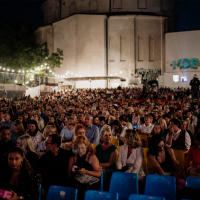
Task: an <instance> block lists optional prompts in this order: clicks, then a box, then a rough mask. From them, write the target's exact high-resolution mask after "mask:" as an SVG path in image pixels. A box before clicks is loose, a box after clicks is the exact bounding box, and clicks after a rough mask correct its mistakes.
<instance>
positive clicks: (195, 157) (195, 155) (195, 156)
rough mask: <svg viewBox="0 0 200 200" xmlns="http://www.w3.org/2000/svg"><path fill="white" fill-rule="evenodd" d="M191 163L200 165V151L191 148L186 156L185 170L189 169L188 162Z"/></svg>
mask: <svg viewBox="0 0 200 200" xmlns="http://www.w3.org/2000/svg"><path fill="white" fill-rule="evenodd" d="M191 161H192V165H200V149H197V148H196V147H194V146H192V147H190V149H189V152H188V154H187V158H186V160H185V168H186V169H188V168H189V167H190V162H191Z"/></svg>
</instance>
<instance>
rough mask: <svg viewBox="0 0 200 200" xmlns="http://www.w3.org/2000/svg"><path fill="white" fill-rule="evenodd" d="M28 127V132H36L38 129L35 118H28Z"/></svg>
mask: <svg viewBox="0 0 200 200" xmlns="http://www.w3.org/2000/svg"><path fill="white" fill-rule="evenodd" d="M28 129H29V131H30V133H34V132H37V131H38V125H37V122H36V121H35V120H29V121H28Z"/></svg>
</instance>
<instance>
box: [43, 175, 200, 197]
mask: <svg viewBox="0 0 200 200" xmlns="http://www.w3.org/2000/svg"><path fill="white" fill-rule="evenodd" d="M185 186H186V187H189V188H196V189H200V178H196V177H187V178H186V183H185ZM77 193H78V190H77V189H74V188H67V187H62V186H50V188H49V191H48V195H47V200H60V199H66V198H67V199H68V200H77ZM133 194H135V195H133ZM138 194H139V186H138V175H137V174H133V173H124V172H114V173H113V174H112V178H111V182H110V188H109V192H104V191H87V192H86V195H85V200H91V198H92V199H95V200H103V199H105V200H106V199H109V200H137V199H138V200H147V199H153V200H176V179H175V177H173V176H163V175H153V174H149V175H148V176H147V179H146V185H145V192H144V195H138ZM132 195H133V196H132Z"/></svg>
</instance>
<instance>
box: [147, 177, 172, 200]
mask: <svg viewBox="0 0 200 200" xmlns="http://www.w3.org/2000/svg"><path fill="white" fill-rule="evenodd" d="M144 194H145V195H149V196H155V197H165V199H166V200H176V179H175V177H174V176H163V175H154V174H148V175H147V178H146V186H145V192H144Z"/></svg>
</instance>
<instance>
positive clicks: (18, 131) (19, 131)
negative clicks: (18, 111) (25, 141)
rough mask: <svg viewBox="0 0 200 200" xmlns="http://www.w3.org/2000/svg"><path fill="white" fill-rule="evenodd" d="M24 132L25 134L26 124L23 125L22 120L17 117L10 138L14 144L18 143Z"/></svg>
mask: <svg viewBox="0 0 200 200" xmlns="http://www.w3.org/2000/svg"><path fill="white" fill-rule="evenodd" d="M24 134H25V131H24V126H23V124H22V122H21V121H20V120H18V119H16V120H15V121H14V128H13V132H12V133H11V136H10V140H11V141H12V142H13V143H14V144H17V139H18V138H19V137H21V136H22V135H24Z"/></svg>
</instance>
